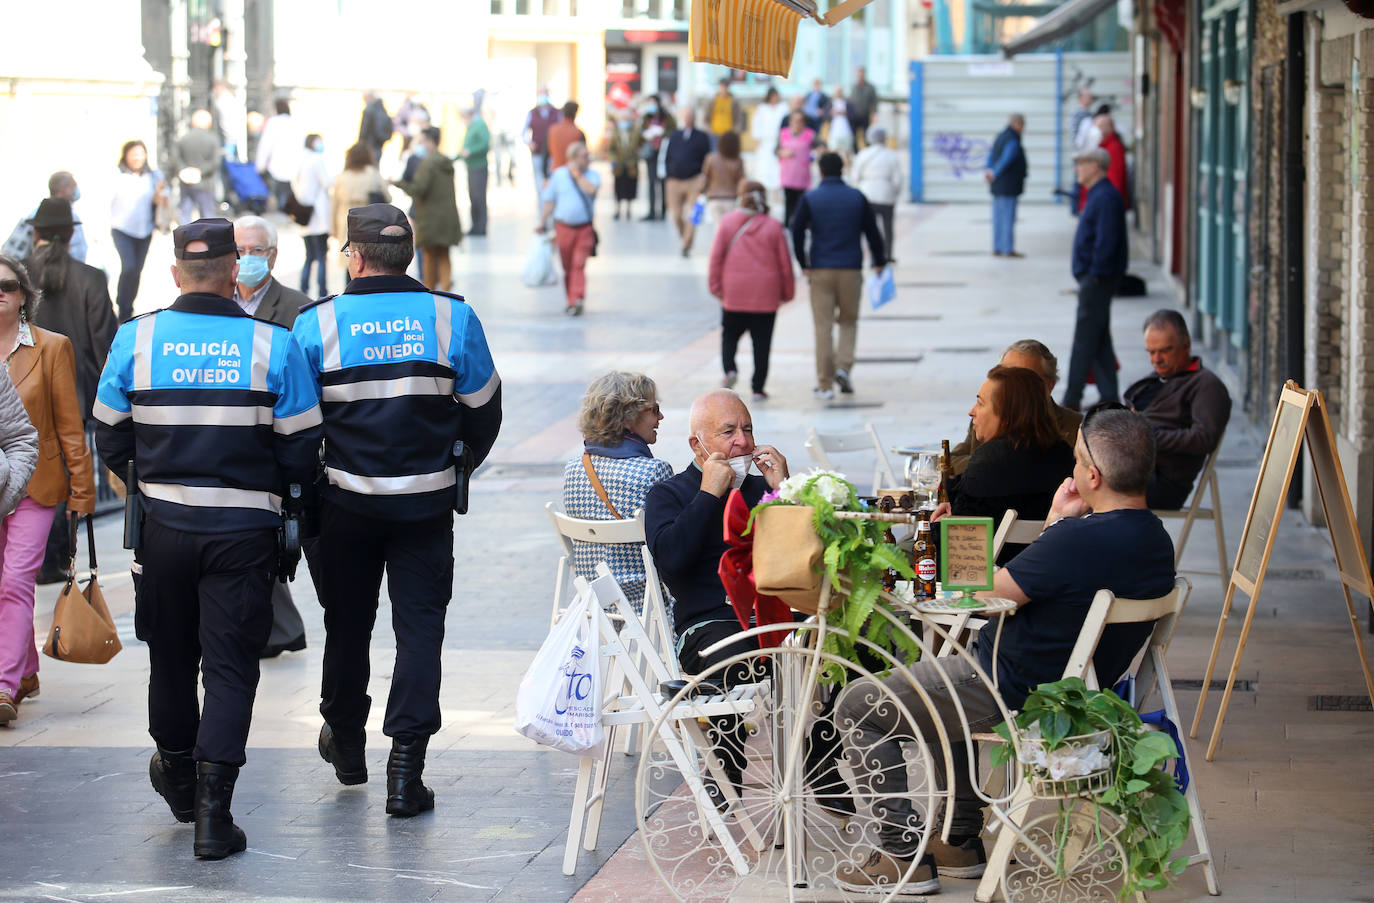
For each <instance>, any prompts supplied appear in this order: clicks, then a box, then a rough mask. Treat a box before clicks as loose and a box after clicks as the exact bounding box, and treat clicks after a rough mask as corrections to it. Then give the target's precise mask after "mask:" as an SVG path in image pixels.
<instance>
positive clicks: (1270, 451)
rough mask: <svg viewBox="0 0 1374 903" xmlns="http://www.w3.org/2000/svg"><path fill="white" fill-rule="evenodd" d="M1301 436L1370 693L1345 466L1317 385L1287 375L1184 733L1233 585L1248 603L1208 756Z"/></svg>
mask: <svg viewBox="0 0 1374 903" xmlns="http://www.w3.org/2000/svg"><path fill="white" fill-rule="evenodd" d="M1304 442H1305V444H1306V446H1307V451H1308V457H1309V460H1310V461H1311V462H1312V469H1313V472H1314V473H1315V476H1316V483H1317V494H1318V495H1319V496H1320V498H1321V503H1322V511H1323V513H1324V514H1325V515H1326V527H1327V530H1328V531H1330V533H1331V546H1332V549H1333V550H1334V551H1335V553H1336V569H1337V570H1338V571H1339V573H1340V578H1341V589H1342V591H1343V592H1344V593H1345V606H1346V610H1347V612H1348V613H1349V615H1350V626H1351V627H1352V628H1353V629H1354V632H1355V648H1356V649H1357V650H1359V653H1360V665H1361V667H1363V669H1364V682H1365V687H1366V688H1367V689H1368V690H1369V694H1370V697H1371V698H1374V678H1371V677H1370V673H1369V658H1368V656H1366V654H1365V648H1364V642H1363V641H1362V640H1361V638H1360V622H1359V618H1358V617H1357V616H1356V614H1355V602H1354V600H1353V599H1352V598H1351V596H1350V591H1351V590H1352V589H1353V590H1355V591H1356V592H1358V593H1360V594H1361V595H1363V596H1365V597H1366V598H1374V581H1371V579H1370V575H1369V562H1368V560H1367V559H1366V558H1365V554H1364V544H1363V542H1362V541H1361V540H1360V530H1359V527H1358V525H1357V524H1356V523H1355V510H1354V508H1353V507H1352V506H1351V504H1350V493H1349V491H1348V490H1347V489H1346V485H1345V474H1344V472H1343V471H1342V470H1341V461H1340V457H1339V455H1337V453H1336V437H1335V434H1334V433H1333V432H1332V429H1331V419H1330V417H1328V416H1327V413H1326V404H1325V402H1324V401H1323V400H1322V395H1321V392H1319V391H1317V390H1315V389H1314V390H1312V391H1310V392H1309V391H1307V390H1305V389H1303V388H1301V387H1300V386H1299V385H1298V384H1297V383H1295V382H1294V381H1293V380H1291V379H1290V380H1289V381H1288V382H1287V383H1286V384H1285V385H1284V387H1283V391H1282V392H1281V393H1280V394H1279V406H1278V410H1277V411H1275V413H1274V424H1273V426H1272V427H1270V429H1269V442H1268V444H1267V445H1266V446H1265V448H1264V459H1263V460H1262V461H1261V462H1260V470H1259V476H1258V478H1257V479H1256V481H1255V494H1254V495H1253V496H1252V497H1251V499H1250V511H1249V513H1248V514H1246V516H1245V532H1244V533H1242V534H1241V538H1240V548H1239V549H1238V550H1237V551H1236V565H1235V567H1234V568H1233V569H1232V571H1231V582H1230V584H1229V585H1228V586H1227V587H1226V601H1225V602H1224V603H1222V606H1221V620H1220V621H1219V622H1218V623H1217V635H1216V639H1215V640H1214V641H1213V643H1212V654H1211V656H1210V657H1209V658H1208V660H1207V673H1206V674H1205V675H1204V676H1203V678H1202V695H1201V696H1200V697H1199V699H1198V707H1197V714H1196V715H1195V716H1194V717H1193V726H1192V729H1191V730H1190V731H1189V733H1188V736H1190V737H1196V736H1197V731H1198V725H1199V724H1200V723H1201V722H1202V712H1203V709H1205V708H1206V706H1207V691H1208V689H1209V687H1210V684H1211V682H1212V673H1213V670H1214V669H1215V667H1216V663H1217V655H1218V654H1219V653H1220V651H1221V638H1222V634H1223V633H1224V632H1225V631H1226V621H1227V619H1228V618H1229V617H1230V615H1231V600H1232V599H1233V598H1234V596H1235V592H1236V590H1237V589H1239V590H1240V591H1241V592H1243V593H1245V595H1246V596H1248V597H1249V599H1250V605H1249V607H1248V608H1247V609H1246V611H1245V623H1244V625H1243V626H1242V627H1241V630H1240V642H1239V644H1238V645H1237V646H1236V655H1235V658H1234V659H1232V661H1231V671H1230V673H1229V674H1228V675H1227V677H1226V690H1225V692H1224V693H1223V694H1222V697H1221V709H1220V710H1219V711H1218V712H1217V720H1216V724H1215V725H1214V726H1213V728H1212V738H1211V740H1210V741H1209V742H1208V744H1207V761H1209V762H1210V761H1212V756H1213V755H1214V754H1215V753H1216V749H1217V744H1218V743H1219V742H1220V741H1221V725H1222V722H1223V721H1225V720H1226V709H1227V707H1228V706H1229V705H1230V703H1231V691H1232V689H1233V688H1234V686H1235V682H1236V674H1237V673H1238V672H1239V671H1240V659H1241V656H1242V655H1243V654H1244V653H1245V642H1246V640H1247V639H1248V638H1249V636H1250V625H1251V622H1252V621H1253V620H1254V617H1255V608H1256V606H1257V604H1258V601H1259V594H1260V588H1261V587H1262V586H1263V585H1264V573H1265V570H1266V569H1267V568H1268V567H1269V556H1270V554H1271V553H1272V552H1273V550H1274V540H1275V537H1276V536H1277V533H1278V525H1279V518H1280V517H1281V516H1282V515H1283V508H1284V502H1285V499H1286V498H1287V496H1288V487H1289V485H1290V483H1291V482H1292V480H1293V471H1294V469H1295V467H1296V465H1297V462H1298V453H1299V452H1300V451H1301V449H1302V447H1303V445H1304Z"/></svg>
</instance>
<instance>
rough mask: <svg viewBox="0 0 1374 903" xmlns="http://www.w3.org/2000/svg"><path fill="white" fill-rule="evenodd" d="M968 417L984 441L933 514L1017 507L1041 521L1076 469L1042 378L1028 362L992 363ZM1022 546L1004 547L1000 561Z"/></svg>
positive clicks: (1021, 515)
mask: <svg viewBox="0 0 1374 903" xmlns="http://www.w3.org/2000/svg"><path fill="white" fill-rule="evenodd" d="M969 417H971V418H972V419H973V432H974V435H976V436H977V437H978V441H979V442H980V443H982V444H981V445H979V446H978V448H977V449H976V450H975V451H974V453H973V457H972V458H970V459H969V463H968V469H967V470H965V471H964V472H963V473H962V474H960V475H958V476H955V477H952V478H950V480H949V483H948V484H947V486H946V487H945V488H946V492H947V493H948V495H949V504H948V505H941V506H939V507H938V508H937V509H936V511H935V515H934V516H935V519H937V520H938V519H939V518H940V517H943V516H944V515H946V514H953V515H956V516H959V517H991V518H995V519H997V520H1001V518H1002V515H1003V514H1005V513H1006V510H1007V509H1008V508H1015V509H1016V511H1017V515H1018V519H1020V520H1043V519H1044V518H1045V516H1046V515H1048V514H1049V511H1050V503H1051V502H1052V501H1053V499H1054V492H1055V490H1056V489H1058V488H1059V484H1060V483H1062V482H1064V478H1065V477H1067V476H1068V475H1069V474H1070V473H1071V472H1072V471H1073V449H1071V448H1069V446H1068V444H1067V443H1065V442H1064V440H1063V439H1061V438H1060V437H1059V426H1058V422H1057V421H1056V420H1055V416H1054V411H1053V409H1051V407H1050V398H1049V396H1048V395H1047V394H1046V393H1045V381H1044V379H1043V378H1041V376H1040V374H1038V373H1036V372H1034V371H1032V370H1027V369H1026V368H1024V367H1002V366H997V367H993V368H992V369H991V370H989V371H988V378H987V379H986V380H984V382H983V384H982V385H981V386H979V387H978V397H977V398H976V399H975V401H974V403H973V409H972V410H970V411H969ZM1022 548H1023V547H1022V546H1015V547H1013V546H1010V545H1009V546H1006V547H1005V548H1004V549H1003V550H1002V555H1000V556H998V557H999V563H1001V562H1002V560H1010V559H1011V558H1013V557H1015V555H1016V553H1017V552H1019V551H1020V550H1021V549H1022Z"/></svg>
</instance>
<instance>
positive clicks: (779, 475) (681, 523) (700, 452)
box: [644, 389, 787, 790]
mask: <svg viewBox="0 0 1374 903" xmlns="http://www.w3.org/2000/svg"><path fill="white" fill-rule="evenodd" d="M688 429H689V430H690V432H691V435H689V436H688V438H687V444H688V445H690V446H691V448H692V454H693V457H694V459H693V461H692V464H691V465H690V466H688V467H687V468H686V469H685V470H683V471H682V472H681V473H679V474H678V475H677V476H674V477H672V478H671V479H667V480H664V481H663V482H662V483H659V484H658V485H657V486H655V487H654V488H653V489H651V490H649V495H648V498H647V499H646V500H645V502H644V517H645V521H644V532H645V536H646V538H647V540H648V544H649V551H650V552H651V553H653V556H654V564H655V565H656V566H657V567H658V573H659V576H660V577H662V578H663V582H664V583H666V584H667V585H668V591H669V592H670V593H672V595H673V599H674V600H675V605H674V608H673V621H674V623H673V632H674V633H675V634H676V635H677V655H678V662H679V663H680V664H681V665H682V670H683V672H685V673H687V674H702V673H704V672H706V671H708V670H709V669H710V668H711V667H712V666H713V665H715V664H717V663H719V662H722V661H724V660H725V659H727V658H730V657H731V656H733V655H738V654H739V653H741V652H747V651H749V650H750V649H756V648H757V643H756V642H755V641H754V640H752V639H750V640H742V641H740V642H737V643H732V644H730V645H729V646H726V647H725V648H723V649H721V650H719V651H717V652H715V653H712V654H711V655H709V656H708V655H702V654H701V650H703V649H706V648H707V647H709V646H711V645H712V644H714V643H716V642H718V641H719V640H723V639H725V638H726V637H729V636H732V635H734V634H736V633H738V632H739V631H740V629H741V628H740V623H739V619H738V618H736V617H735V610H734V608H732V607H731V605H730V600H729V599H727V598H726V596H725V588H724V587H723V586H722V585H721V582H720V575H719V573H718V569H719V567H720V557H721V556H722V555H724V554H725V550H726V548H727V547H726V544H725V537H724V531H723V529H722V525H723V519H724V516H725V500H726V497H727V496H728V495H729V494H730V490H731V489H732V488H733V489H738V490H739V491H740V492H741V494H743V496H744V500H745V501H746V502H748V503H749V504H750V506H751V507H752V506H753V505H756V504H758V501H759V499H761V498H762V497H763V495H764V493H766V492H767V491H768V490H770V489H777V488H778V487H779V486H780V485H782V481H783V480H785V479H787V459H786V458H784V457H783V456H782V454H781V453H780V452H779V451H778V450H777V449H776V448H773V447H772V446H771V445H755V444H754V424H753V421H752V419H751V418H750V416H749V409H748V408H747V407H745V406H744V402H743V400H741V399H740V397H739V396H738V395H736V394H735V393H734V392H731V391H729V390H728V389H717V390H715V391H713V392H707V393H706V394H705V395H702V396H701V397H700V398H698V399H697V400H696V401H694V402H693V403H692V413H691V416H690V418H689V421H688ZM751 464H752V465H756V466H757V468H758V470H759V471H760V472H761V473H762V474H763V476H761V477H760V476H754V475H752V474H750V473H749V469H750V465H751ZM714 679H716V680H717V681H723V682H724V683H725V684H726V685H730V684H733V683H736V682H743V681H747V680H749V679H750V678H749V677H748V676H747V675H739V674H734V673H731V672H727V673H726V674H724V675H723V676H722V675H720V674H716V675H714ZM738 721H739V719H737V718H718V719H713V722H712V730H711V733H712V740H713V741H714V742H716V743H717V747H718V749H719V751H720V752H721V753H722V754H723V757H724V758H725V760H726V765H725V769H726V772H727V773H728V774H729V776H730V778H731V780H732V781H733V782H734V783H735V785H736V787H738V785H739V783H740V775H741V773H742V772H743V770H744V765H745V762H744V737H743V735H742V733H741V731H740V727H741V726H740V725H739V724H738ZM723 739H728V742H723V743H722V742H720V741H721V740H723ZM708 789H712V790H713V789H714V788H712V787H711V786H710V785H708Z"/></svg>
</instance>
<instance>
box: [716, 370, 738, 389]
mask: <svg viewBox="0 0 1374 903" xmlns="http://www.w3.org/2000/svg"><path fill="white" fill-rule="evenodd" d="M738 379H739V374H738V373H736V372H735V371H734V370H726V371H725V378H724V379H722V380H721V381H720V386H721V388H722V389H733V388H734V387H735V382H736V381H737V380H738Z"/></svg>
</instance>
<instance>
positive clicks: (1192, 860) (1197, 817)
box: [975, 577, 1221, 903]
mask: <svg viewBox="0 0 1374 903" xmlns="http://www.w3.org/2000/svg"><path fill="white" fill-rule="evenodd" d="M1191 591H1192V586H1191V585H1190V584H1189V583H1188V581H1187V580H1186V579H1185V578H1183V577H1176V578H1175V579H1174V588H1173V590H1172V591H1171V592H1170V593H1169V594H1168V595H1165V596H1162V597H1160V598H1158V599H1144V600H1135V599H1118V598H1116V597H1115V596H1113V595H1112V593H1111V592H1109V591H1108V590H1105V589H1104V590H1099V591H1098V592H1097V595H1096V596H1094V597H1093V602H1092V606H1091V608H1090V609H1089V610H1088V615H1087V617H1086V618H1085V619H1084V622H1083V627H1082V629H1081V630H1080V631H1079V633H1078V641H1077V643H1076V644H1075V645H1074V649H1073V652H1072V653H1071V654H1070V655H1069V661H1068V664H1066V665H1065V667H1064V674H1063V676H1064V677H1080V678H1082V679H1083V681H1084V682H1085V683H1086V684H1087V685H1088V686H1089V688H1092V689H1100V686H1099V681H1098V675H1097V671H1096V669H1095V668H1094V667H1093V655H1094V653H1096V651H1097V644H1098V642H1099V641H1100V640H1101V639H1102V633H1103V631H1104V630H1105V629H1106V628H1107V627H1108V626H1109V625H1112V624H1138V623H1141V622H1145V621H1154V629H1153V631H1152V632H1151V635H1150V639H1149V641H1148V643H1147V644H1146V646H1145V648H1144V649H1143V651H1142V654H1141V656H1139V666H1138V668H1137V670H1136V672H1135V677H1136V688H1137V691H1138V696H1137V703H1136V708H1137V709H1139V708H1140V702H1141V701H1144V700H1145V699H1148V698H1149V695H1150V693H1151V691H1152V690H1153V689H1155V688H1156V687H1157V688H1158V689H1159V693H1160V697H1161V698H1162V700H1163V703H1164V712H1165V714H1166V716H1167V717H1168V718H1169V720H1171V721H1173V722H1174V724H1176V725H1177V724H1181V723H1182V721H1181V716H1180V715H1179V711H1178V702H1177V700H1176V699H1175V698H1174V693H1173V687H1172V686H1171V685H1170V682H1169V670H1168V667H1167V665H1166V664H1165V656H1166V653H1167V652H1168V648H1169V641H1170V640H1171V639H1172V638H1173V634H1174V628H1175V627H1176V626H1177V624H1178V619H1179V617H1180V616H1181V615H1182V613H1183V608H1184V606H1185V605H1186V604H1187V601H1188V595H1189V593H1190V592H1191ZM975 739H980V740H989V739H990V740H993V741H996V742H1000V739H999V738H997V736H996V735H995V734H994V735H991V736H988V735H983V734H979V735H976V737H975ZM1180 742H1182V741H1180ZM1179 751H1180V753H1184V750H1182V749H1180V750H1179ZM1032 798H1033V797H1032V789H1031V784H1030V782H1029V781H1025V782H1022V784H1021V786H1020V789H1019V790H1018V791H1017V793H1016V795H1015V796H1014V797H1013V798H1012V800H1011V802H1010V803H1009V804H1008V805H1007V807H1006V808H1005V810H1003V811H1000V812H998V813H996V816H997V819H998V820H999V821H1000V822H1002V824H1000V825H998V827H999V829H1000V830H998V832H997V839H996V842H995V843H994V845H993V848H992V850H991V851H990V852H989V853H988V862H987V869H986V870H985V871H984V873H983V877H982V879H981V880H980V881H979V883H978V889H977V891H976V893H975V899H976V900H978V901H980V903H987V901H990V900H992V899H993V898H994V896H995V895H996V894H997V893H998V891H999V886H1003V887H1004V886H1005V885H1004V882H1005V881H1006V878H1007V874H1008V870H1009V868H1016V869H1032V870H1034V869H1038V868H1040V867H1041V866H1040V864H1038V863H1036V862H1035V861H1034V860H1033V857H1030V856H1018V858H1017V861H1016V864H1015V865H1014V866H1013V865H1012V864H1011V862H1012V855H1013V853H1014V852H1015V847H1016V845H1017V842H1018V840H1021V835H1022V832H1021V831H1019V830H1008V826H1009V825H1012V826H1015V827H1016V828H1018V829H1019V828H1021V826H1022V825H1023V824H1024V823H1025V821H1026V817H1027V815H1028V811H1029V807H1030V804H1031V801H1032ZM1184 798H1185V799H1186V800H1187V802H1188V811H1189V815H1190V820H1189V824H1190V827H1189V833H1190V834H1191V835H1192V837H1193V840H1194V842H1195V843H1196V844H1197V848H1198V851H1197V852H1196V853H1193V854H1191V855H1189V856H1188V857H1187V859H1188V865H1189V866H1193V865H1202V866H1203V868H1204V876H1205V878H1206V882H1207V892H1208V893H1209V894H1212V895H1214V896H1215V895H1217V894H1220V893H1221V890H1220V887H1219V884H1218V882H1217V871H1216V864H1215V862H1214V861H1213V857H1212V852H1211V846H1210V844H1209V843H1208V840H1207V828H1206V823H1205V821H1204V816H1203V813H1202V804H1201V801H1200V799H1199V797H1198V792H1197V776H1196V774H1193V775H1192V780H1191V781H1190V782H1189V784H1188V788H1187V790H1185V791H1184ZM1083 880H1101V877H1100V876H1099V878H1098V879H1089V878H1088V877H1084V878H1083ZM1086 898H1087V897H1086V896H1085V899H1086ZM1138 898H1139V899H1142V900H1143V895H1138Z"/></svg>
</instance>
